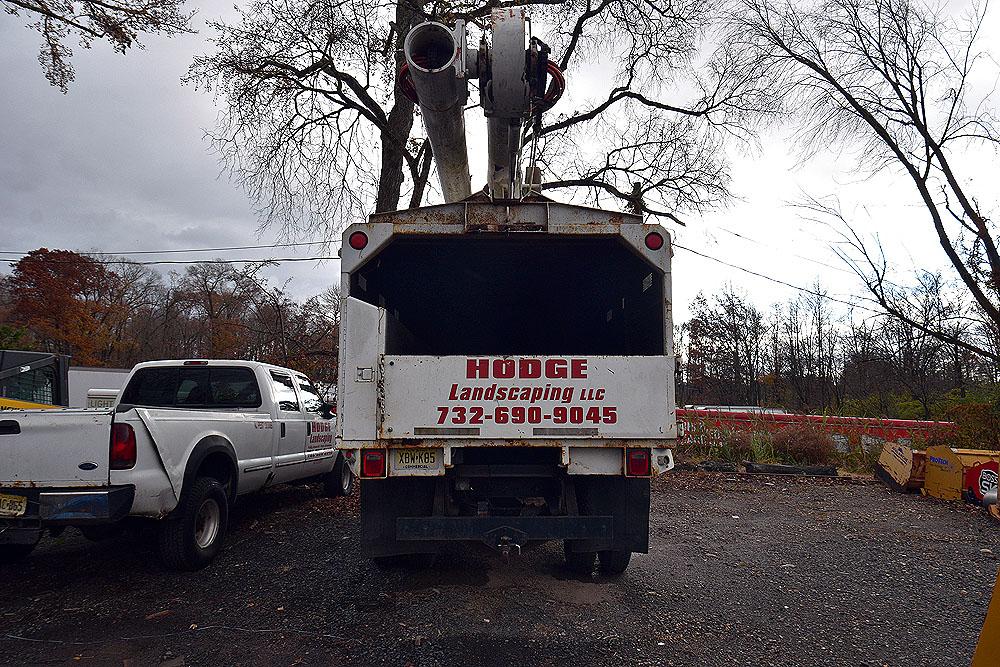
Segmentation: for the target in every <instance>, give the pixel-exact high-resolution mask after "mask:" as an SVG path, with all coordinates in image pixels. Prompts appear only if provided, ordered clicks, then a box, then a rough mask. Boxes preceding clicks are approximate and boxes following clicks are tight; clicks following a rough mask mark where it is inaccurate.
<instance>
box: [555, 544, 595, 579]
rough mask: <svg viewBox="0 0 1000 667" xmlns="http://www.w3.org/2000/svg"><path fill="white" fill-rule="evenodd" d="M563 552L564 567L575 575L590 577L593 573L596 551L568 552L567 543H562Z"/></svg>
mask: <svg viewBox="0 0 1000 667" xmlns="http://www.w3.org/2000/svg"><path fill="white" fill-rule="evenodd" d="M563 552H564V554H565V557H566V567H567V568H568V569H569V570H570V571H572V572H576V573H577V574H586V575H588V576H589V575H590V574H591V573H592V572H593V571H594V559H595V558H597V552H596V551H570V548H569V541H565V542H563Z"/></svg>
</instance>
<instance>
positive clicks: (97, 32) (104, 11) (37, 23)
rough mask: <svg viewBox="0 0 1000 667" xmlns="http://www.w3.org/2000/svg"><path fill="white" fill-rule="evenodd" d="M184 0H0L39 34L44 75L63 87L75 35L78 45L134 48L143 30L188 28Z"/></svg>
mask: <svg viewBox="0 0 1000 667" xmlns="http://www.w3.org/2000/svg"><path fill="white" fill-rule="evenodd" d="M183 4H184V0H54V1H53V0H0V8H2V9H3V10H4V12H5V13H6V14H10V15H12V16H17V17H21V16H23V17H24V18H27V19H28V20H29V21H30V23H29V24H28V26H29V27H31V28H34V29H35V30H37V31H38V32H39V33H40V34H41V36H42V48H41V50H40V51H39V54H38V62H39V63H41V65H42V69H43V70H44V71H45V77H46V78H47V79H48V80H49V83H51V84H52V85H53V86H56V87H58V88H59V90H61V91H62V92H64V93H65V92H66V91H67V90H68V89H69V84H70V83H71V82H72V81H73V79H74V78H75V77H76V73H75V72H74V70H73V65H72V63H71V62H70V59H71V58H72V56H73V49H72V47H71V46H69V45H68V44H67V42H68V41H70V40H71V39H73V40H75V42H76V43H77V44H79V45H80V46H81V47H83V48H85V49H86V48H90V46H91V44H93V43H94V42H100V41H103V42H107V43H108V44H110V45H111V47H112V48H113V49H114V50H115V51H118V52H119V53H125V52H126V51H127V50H128V49H130V48H134V47H138V48H142V46H141V44H140V43H139V41H138V40H139V36H140V35H141V34H143V33H145V34H162V35H174V34H177V33H182V32H191V29H190V27H189V26H188V21H189V20H190V18H191V15H190V14H187V13H185V12H183V11H182V9H181V8H182V5H183Z"/></svg>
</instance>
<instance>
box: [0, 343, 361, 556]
mask: <svg viewBox="0 0 1000 667" xmlns="http://www.w3.org/2000/svg"><path fill="white" fill-rule="evenodd" d="M333 418H334V415H333V414H332V412H331V406H329V405H327V404H326V403H324V402H323V400H322V399H321V398H320V395H319V393H318V392H317V391H316V389H315V388H314V387H313V384H312V383H311V382H310V381H309V379H308V378H306V376H305V375H303V374H302V373H299V372H296V371H293V370H289V369H287V368H279V367H276V366H270V365H267V364H263V363H258V362H247V361H222V360H189V361H154V362H149V363H143V364H139V365H137V366H136V367H135V368H134V369H133V370H132V372H131V374H130V375H129V377H128V380H127V381H126V382H125V385H124V389H123V390H122V392H121V393H120V394H119V396H118V398H117V400H116V401H115V404H114V405H113V406H112V408H110V409H107V410H84V409H66V410H14V411H4V412H2V413H0V563H4V562H8V563H9V562H13V561H16V560H19V559H21V558H23V557H25V556H27V555H28V554H29V553H30V552H31V551H32V549H34V547H35V545H36V544H37V543H38V541H39V539H40V537H41V535H42V532H43V531H44V530H46V529H49V530H52V531H53V532H58V531H60V530H62V529H63V528H64V527H65V526H78V527H80V528H81V530H82V531H83V532H84V534H85V535H87V536H88V537H93V538H97V537H99V536H101V535H104V534H106V533H108V532H111V531H112V530H113V529H115V528H117V527H119V526H120V525H122V522H123V520H124V519H126V518H132V517H135V518H144V519H149V520H156V521H159V523H160V525H159V548H160V554H161V556H162V559H163V561H164V563H165V565H167V566H168V567H170V568H173V569H184V570H191V569H197V568H200V567H203V566H204V565H207V564H208V563H209V562H210V561H211V560H212V559H213V558H214V557H215V555H216V554H217V553H218V551H219V549H220V547H221V544H222V537H223V535H224V534H225V531H226V524H227V520H228V515H229V506H230V504H231V503H232V502H233V501H234V500H236V498H237V497H238V496H242V495H243V494H246V493H249V492H251V491H256V490H258V489H261V488H264V487H267V486H270V485H272V484H279V483H283V482H293V481H297V480H306V479H310V478H315V479H321V480H322V481H323V483H324V488H325V490H326V492H327V494H328V495H347V494H349V493H350V492H351V488H352V486H353V479H354V478H353V476H352V472H351V469H350V466H348V465H345V464H344V459H343V456H342V455H341V454H339V453H338V452H337V450H336V449H335V447H334V438H333V434H334V428H333V423H332V421H331V420H332V419H333Z"/></svg>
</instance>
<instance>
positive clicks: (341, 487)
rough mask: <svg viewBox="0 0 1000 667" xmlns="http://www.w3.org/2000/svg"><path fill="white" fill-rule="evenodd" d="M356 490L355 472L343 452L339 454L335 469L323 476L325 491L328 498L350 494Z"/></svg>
mask: <svg viewBox="0 0 1000 667" xmlns="http://www.w3.org/2000/svg"><path fill="white" fill-rule="evenodd" d="M352 491H354V473H353V472H351V466H350V465H348V464H347V460H346V459H344V455H343V454H339V453H338V454H337V462H336V463H335V464H334V465H333V470H331V471H330V472H328V473H327V474H326V475H324V476H323V493H324V494H326V496H327V497H328V498H335V497H337V496H349V495H351V492H352Z"/></svg>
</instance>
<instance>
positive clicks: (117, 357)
mask: <svg viewBox="0 0 1000 667" xmlns="http://www.w3.org/2000/svg"><path fill="white" fill-rule="evenodd" d="M267 266H268V264H267V263H265V262H255V263H249V264H243V265H234V264H231V263H229V262H225V261H223V260H209V261H207V262H202V263H195V264H192V265H190V266H189V267H188V268H187V269H186V270H184V271H183V272H180V273H171V274H169V275H166V276H164V275H163V274H161V273H159V272H157V271H155V270H153V269H151V268H149V267H147V266H142V265H140V264H137V263H135V262H130V261H127V260H124V259H121V258H112V257H92V256H85V255H81V254H78V253H75V252H70V251H66V250H47V249H44V248H42V249H39V250H36V251H34V252H31V253H29V254H28V255H26V256H25V257H23V258H22V259H21V260H19V261H18V262H17V263H15V264H14V265H13V267H12V268H13V272H12V273H11V274H10V275H9V276H6V277H0V347H14V348H20V349H37V350H42V351H49V352H57V353H60V354H68V355H70V356H71V357H72V363H73V364H76V365H85V366H106V367H125V368H127V367H131V366H132V365H134V364H135V363H138V362H140V361H149V360H154V359H178V358H180V359H185V358H229V359H248V360H257V361H265V362H268V363H274V364H278V365H281V366H288V367H291V368H295V369H297V370H301V371H303V372H305V373H307V374H308V375H309V376H310V377H311V378H313V379H314V380H315V381H317V382H320V383H321V384H332V383H334V382H336V373H337V344H338V337H339V293H338V291H337V289H336V288H335V287H331V288H330V289H328V290H326V291H325V292H323V293H322V294H320V295H318V296H315V297H313V298H311V299H307V300H305V301H304V302H302V301H299V300H296V299H294V298H293V297H292V296H291V295H289V294H288V293H287V292H286V291H285V289H284V288H282V287H275V286H272V285H270V284H268V280H267V278H266V277H265V276H264V275H263V273H262V271H263V269H264V268H266V267H267Z"/></svg>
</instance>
